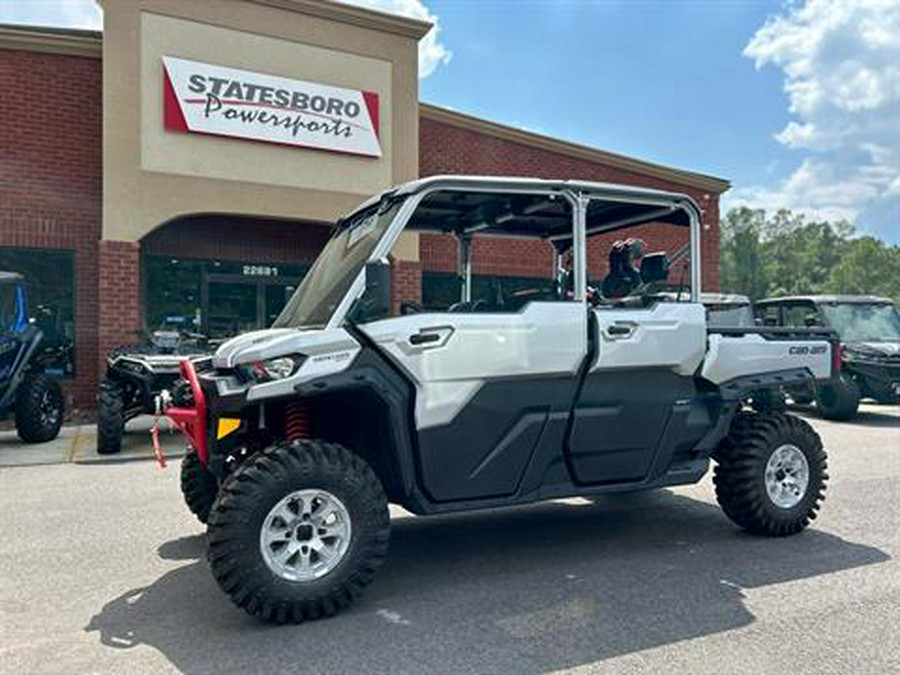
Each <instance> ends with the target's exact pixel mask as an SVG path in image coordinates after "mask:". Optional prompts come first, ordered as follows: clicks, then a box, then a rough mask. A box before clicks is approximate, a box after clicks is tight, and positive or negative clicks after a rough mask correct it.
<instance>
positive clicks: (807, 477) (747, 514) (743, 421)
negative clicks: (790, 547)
mask: <svg viewBox="0 0 900 675" xmlns="http://www.w3.org/2000/svg"><path fill="white" fill-rule="evenodd" d="M714 459H715V460H716V462H717V465H716V468H715V473H714V477H713V483H714V484H715V487H716V498H717V499H718V501H719V505H720V506H721V507H722V509H723V510H724V511H725V514H726V515H727V516H728V517H729V518H730V519H731V520H732V521H734V522H735V523H737V524H738V525H740V526H741V527H743V528H744V529H746V530H748V531H750V532H753V533H754V534H764V535H768V536H775V537H784V536H787V535H791V534H796V533H797V532H800V531H801V530H803V529H804V528H805V527H806V526H807V525H809V522H810V521H811V520H813V519H814V518H815V517H816V512H817V511H818V510H819V507H820V505H821V502H822V500H823V499H824V491H825V482H826V481H827V479H828V473H827V471H826V469H827V458H826V455H825V451H824V450H823V449H822V441H821V440H820V439H819V436H818V434H816V432H815V431H813V429H812V427H810V426H809V424H807V423H806V422H805V421H803V420H801V419H799V418H797V417H794V416H793V415H785V414H782V413H767V414H756V413H741V414H740V415H739V416H738V417H736V418H735V420H734V422H733V423H732V426H731V430H730V432H729V434H728V436H727V437H726V438H725V439H724V440H723V441H722V442H721V443H720V445H719V447H718V448H717V449H716V453H715V456H714ZM801 485H802V489H801Z"/></svg>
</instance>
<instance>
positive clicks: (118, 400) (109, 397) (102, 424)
mask: <svg viewBox="0 0 900 675" xmlns="http://www.w3.org/2000/svg"><path fill="white" fill-rule="evenodd" d="M124 405H125V404H124V401H123V400H122V388H121V387H120V386H119V385H118V384H116V383H115V382H113V381H111V380H103V382H101V383H100V393H99V394H98V396H97V453H98V454H101V455H114V454H116V453H117V452H121V450H122V435H123V433H124V432H125V417H124V414H123V410H122V409H123V407H124Z"/></svg>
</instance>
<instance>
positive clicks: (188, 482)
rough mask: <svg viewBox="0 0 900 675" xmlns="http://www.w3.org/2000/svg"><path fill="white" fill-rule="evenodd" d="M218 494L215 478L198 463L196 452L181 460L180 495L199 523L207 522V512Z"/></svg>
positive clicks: (189, 453) (198, 457) (217, 484)
mask: <svg viewBox="0 0 900 675" xmlns="http://www.w3.org/2000/svg"><path fill="white" fill-rule="evenodd" d="M218 492H219V482H218V481H217V480H216V477H215V476H213V475H212V474H211V473H210V472H209V471H208V470H207V468H206V467H205V466H203V465H202V464H201V463H200V456H199V455H198V454H197V453H196V452H192V451H191V452H188V453H187V454H186V455H185V456H184V459H183V460H181V494H182V495H184V501H185V503H186V504H187V507H188V509H190V511H191V513H193V514H194V515H195V516H197V520H199V521H200V522H201V523H204V524H205V523H206V522H207V520H209V510H210V509H211V508H212V505H213V502H214V501H215V500H216V495H217V494H218Z"/></svg>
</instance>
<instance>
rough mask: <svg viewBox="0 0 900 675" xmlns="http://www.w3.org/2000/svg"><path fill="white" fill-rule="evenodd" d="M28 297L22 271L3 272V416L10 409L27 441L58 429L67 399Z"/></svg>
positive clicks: (0, 276)
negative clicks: (31, 314)
mask: <svg viewBox="0 0 900 675" xmlns="http://www.w3.org/2000/svg"><path fill="white" fill-rule="evenodd" d="M26 297H27V296H26V292H25V280H24V279H23V277H22V275H21V274H18V273H16V272H0V322H2V325H0V417H6V416H7V415H9V414H10V413H12V414H13V415H14V416H15V421H16V431H17V432H18V434H19V438H21V439H22V440H23V441H25V442H26V443H45V442H47V441H51V440H53V439H54V438H56V436H57V435H58V434H59V429H60V426H62V421H63V413H64V412H65V410H64V408H65V402H64V399H63V393H62V389H60V386H59V382H57V381H56V380H55V379H54V378H52V377H50V376H48V375H47V374H46V371H47V370H48V367H49V366H50V361H51V360H52V358H53V354H52V353H51V352H50V351H48V350H45V349H44V344H43V333H42V332H41V330H40V329H39V328H38V327H37V326H35V325H34V324H33V323H32V321H30V320H29V317H28V302H27V299H26Z"/></svg>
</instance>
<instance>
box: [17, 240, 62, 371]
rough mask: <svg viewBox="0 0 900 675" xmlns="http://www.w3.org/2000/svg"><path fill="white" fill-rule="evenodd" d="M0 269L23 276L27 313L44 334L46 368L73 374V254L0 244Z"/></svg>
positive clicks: (43, 346)
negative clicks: (2, 245)
mask: <svg viewBox="0 0 900 675" xmlns="http://www.w3.org/2000/svg"><path fill="white" fill-rule="evenodd" d="M0 270H4V271H7V272H18V273H19V274H21V275H22V276H23V277H24V278H25V285H26V290H27V298H28V317H29V318H30V319H32V320H33V321H34V323H35V325H37V327H38V328H40V329H41V331H42V332H43V334H44V338H43V342H42V348H43V349H44V350H47V355H46V358H45V359H44V360H43V362H44V363H46V364H47V365H46V371H47V372H48V373H49V374H52V375H56V376H59V377H73V376H74V375H75V256H74V254H73V253H72V252H71V251H59V250H51V249H24V248H0Z"/></svg>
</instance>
